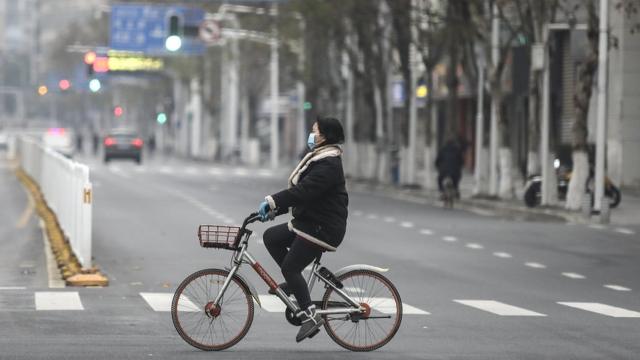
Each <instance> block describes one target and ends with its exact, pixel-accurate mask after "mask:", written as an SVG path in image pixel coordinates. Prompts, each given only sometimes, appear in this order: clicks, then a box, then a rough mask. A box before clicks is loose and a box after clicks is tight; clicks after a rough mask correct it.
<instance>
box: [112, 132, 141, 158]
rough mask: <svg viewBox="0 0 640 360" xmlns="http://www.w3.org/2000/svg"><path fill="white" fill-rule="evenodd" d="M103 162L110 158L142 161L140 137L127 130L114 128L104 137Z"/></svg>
mask: <svg viewBox="0 0 640 360" xmlns="http://www.w3.org/2000/svg"><path fill="white" fill-rule="evenodd" d="M103 144H104V162H105V163H107V162H109V161H110V160H111V159H133V160H135V161H136V162H137V163H138V164H140V163H141V162H142V146H143V145H144V142H143V141H142V138H141V137H140V136H138V135H137V134H136V133H135V132H133V131H129V130H114V131H112V132H110V133H109V134H107V136H105V137H104V142H103Z"/></svg>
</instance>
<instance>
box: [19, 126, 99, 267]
mask: <svg viewBox="0 0 640 360" xmlns="http://www.w3.org/2000/svg"><path fill="white" fill-rule="evenodd" d="M15 145H16V146H15V156H16V158H17V159H18V160H19V162H20V165H21V166H22V168H23V169H24V171H25V172H26V173H27V174H28V175H29V176H31V178H32V179H33V180H34V181H35V182H36V183H37V184H38V185H39V186H40V191H41V192H42V196H43V197H44V199H45V200H46V202H47V205H48V206H49V208H51V210H53V212H54V213H55V214H56V217H57V218H58V223H59V224H60V227H61V228H62V231H63V232H64V234H65V236H66V237H67V239H68V240H69V244H70V245H71V248H72V250H73V252H74V253H75V255H76V257H77V258H78V261H80V264H81V265H82V267H83V268H90V267H91V210H92V209H91V204H92V202H93V201H92V200H93V199H92V197H93V195H92V187H91V181H90V180H89V167H88V166H87V165H84V164H81V163H79V162H77V161H73V160H71V159H68V158H66V157H64V156H62V155H61V154H59V153H58V152H56V151H54V150H52V149H49V148H46V147H44V146H42V145H41V144H40V143H39V142H37V141H36V140H34V139H32V138H28V137H26V136H19V137H18V138H17V142H16V143H15Z"/></svg>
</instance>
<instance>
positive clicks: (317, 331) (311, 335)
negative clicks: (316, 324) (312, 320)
mask: <svg viewBox="0 0 640 360" xmlns="http://www.w3.org/2000/svg"><path fill="white" fill-rule="evenodd" d="M319 332H320V329H317V330H316V331H314V332H313V333H311V334H310V335H309V336H308V338H309V339H311V338H312V337H314V336H316V335H318V333H319Z"/></svg>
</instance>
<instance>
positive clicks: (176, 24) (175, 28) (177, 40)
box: [164, 15, 183, 52]
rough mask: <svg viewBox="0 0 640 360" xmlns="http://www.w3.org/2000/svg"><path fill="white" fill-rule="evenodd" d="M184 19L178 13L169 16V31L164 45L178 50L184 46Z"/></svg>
mask: <svg viewBox="0 0 640 360" xmlns="http://www.w3.org/2000/svg"><path fill="white" fill-rule="evenodd" d="M182 33H183V29H182V19H181V18H180V17H179V16H178V15H171V16H170V17H169V33H168V34H167V39H166V40H165V43H164V46H165V47H166V48H167V50H169V51H172V52H173V51H178V50H180V48H181V47H182Z"/></svg>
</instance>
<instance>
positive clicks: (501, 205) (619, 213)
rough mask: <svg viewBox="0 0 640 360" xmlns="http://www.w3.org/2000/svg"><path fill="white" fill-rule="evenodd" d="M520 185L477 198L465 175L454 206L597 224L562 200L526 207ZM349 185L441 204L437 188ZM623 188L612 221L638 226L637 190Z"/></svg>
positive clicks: (595, 219)
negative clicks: (505, 194)
mask: <svg viewBox="0 0 640 360" xmlns="http://www.w3.org/2000/svg"><path fill="white" fill-rule="evenodd" d="M522 187H523V185H520V186H519V188H517V189H516V196H515V198H514V199H511V200H502V199H490V198H479V197H474V196H473V188H474V178H473V175H472V174H464V175H463V177H462V180H461V182H460V197H461V198H460V200H459V201H458V202H457V203H456V204H455V207H457V208H461V209H465V210H470V211H472V212H476V213H480V214H494V215H500V216H506V217H511V218H519V219H535V220H555V221H565V222H571V223H596V222H598V220H599V218H598V217H597V216H592V217H591V218H590V219H587V218H585V216H584V215H583V214H582V212H580V211H568V210H565V209H564V202H558V204H556V205H555V206H545V207H535V208H528V207H526V206H525V204H524V201H523V200H522V194H523V192H524V189H523V188H522ZM349 188H350V189H352V190H355V191H358V192H375V193H379V194H384V195H386V196H391V197H394V198H397V199H402V200H407V201H412V202H417V203H423V204H429V205H434V206H442V202H441V201H440V200H439V197H440V194H439V193H438V191H436V190H426V189H413V188H406V187H398V186H393V185H389V184H374V183H371V182H364V181H355V180H351V181H349ZM621 191H622V201H621V202H620V205H618V207H617V208H615V209H611V219H610V220H611V224H616V225H640V192H634V191H628V192H625V190H624V189H623V190H621Z"/></svg>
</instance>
